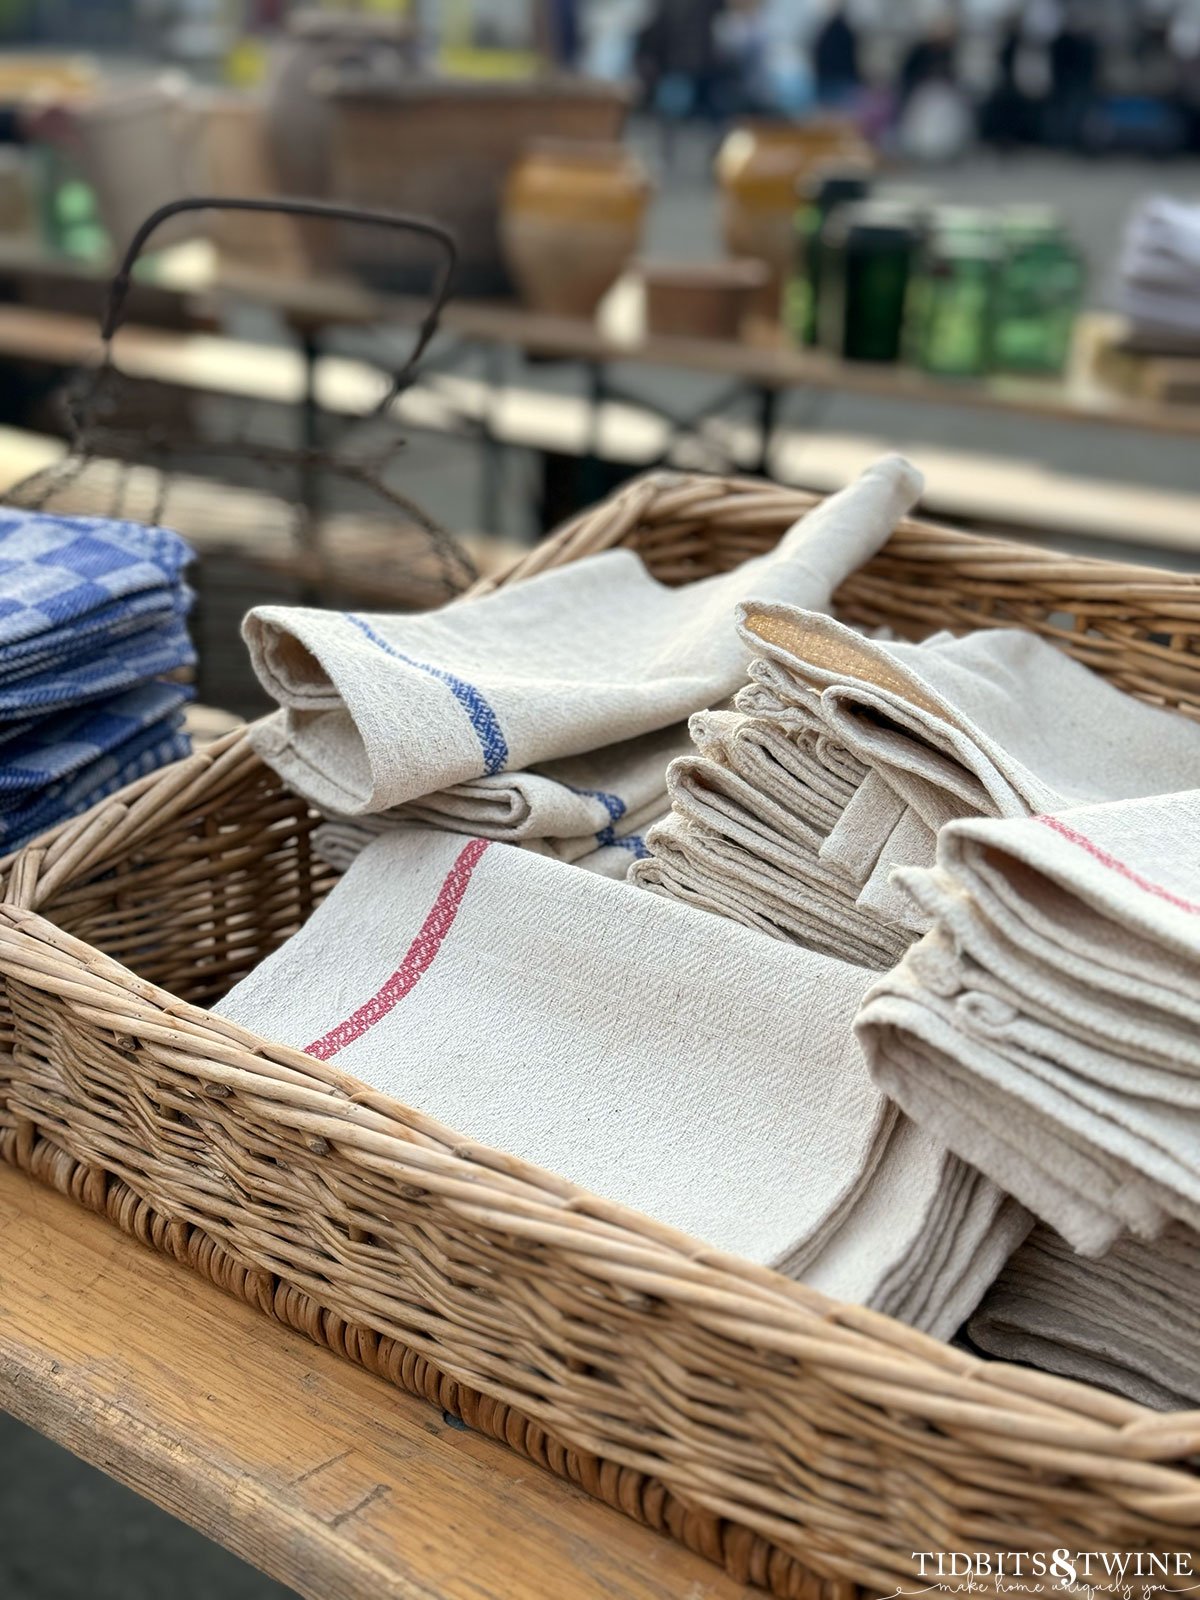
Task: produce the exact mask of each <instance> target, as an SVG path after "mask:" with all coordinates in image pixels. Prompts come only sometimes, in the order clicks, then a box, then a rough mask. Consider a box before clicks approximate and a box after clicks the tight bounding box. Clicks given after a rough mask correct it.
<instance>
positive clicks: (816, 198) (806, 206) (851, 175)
mask: <svg viewBox="0 0 1200 1600" xmlns="http://www.w3.org/2000/svg"><path fill="white" fill-rule="evenodd" d="M870 187H871V180H870V177H869V175H868V172H867V169H866V168H865V167H861V168H859V167H846V168H828V167H827V168H822V169H820V170H819V171H817V172H816V173H814V174H813V175H812V176H811V177H810V178H807V179H802V180H801V181H800V183H799V184H798V185H797V195H798V198H799V201H800V204H799V206H798V207H797V210H796V220H795V228H796V253H795V260H794V265H793V269H792V275H791V278H790V279H789V281H788V285H787V289H786V292H785V299H784V321H785V323H786V325H787V330H788V333H789V334H790V335H791V339H792V342H793V344H798V345H814V344H816V342H817V320H818V315H819V310H818V308H819V306H820V300H821V235H822V233H823V231H824V228H825V224H826V223H827V222H828V220H829V218H830V217H831V216H832V215H833V213H834V211H836V209H837V208H838V206H841V205H849V204H853V203H854V202H855V201H858V200H863V199H865V198H866V196H867V194H868V193H869V192H870Z"/></svg>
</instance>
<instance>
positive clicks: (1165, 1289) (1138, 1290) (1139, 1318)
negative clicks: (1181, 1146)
mask: <svg viewBox="0 0 1200 1600" xmlns="http://www.w3.org/2000/svg"><path fill="white" fill-rule="evenodd" d="M969 1332H970V1336H971V1338H972V1340H973V1341H974V1342H975V1344H977V1345H978V1346H979V1348H980V1349H981V1350H985V1351H987V1352H988V1353H989V1354H990V1355H994V1356H999V1357H1000V1358H1001V1359H1002V1360H1005V1361H1024V1362H1028V1363H1029V1364H1030V1365H1032V1366H1035V1367H1041V1368H1042V1369H1043V1370H1044V1371H1046V1372H1053V1373H1056V1374H1057V1375H1058V1376H1060V1377H1064V1378H1076V1379H1078V1380H1079V1381H1081V1382H1083V1383H1091V1384H1098V1385H1099V1386H1100V1387H1101V1388H1104V1389H1115V1390H1116V1391H1117V1392H1118V1393H1119V1394H1123V1395H1125V1396H1127V1397H1128V1398H1129V1399H1130V1400H1136V1401H1138V1403H1139V1404H1141V1405H1146V1406H1154V1407H1155V1408H1157V1409H1158V1410H1161V1411H1185V1410H1190V1409H1191V1408H1192V1407H1195V1406H1198V1405H1200V1235H1197V1234H1196V1233H1194V1232H1193V1231H1192V1230H1191V1229H1190V1228H1185V1227H1183V1226H1181V1225H1178V1224H1177V1225H1175V1226H1173V1227H1171V1228H1170V1229H1169V1230H1168V1231H1167V1232H1166V1233H1164V1234H1163V1236H1162V1237H1161V1238H1160V1239H1158V1240H1156V1241H1155V1242H1154V1243H1153V1244H1147V1243H1146V1242H1145V1241H1143V1240H1140V1239H1125V1240H1122V1241H1120V1242H1119V1243H1118V1244H1116V1245H1114V1247H1113V1248H1112V1249H1111V1250H1110V1251H1109V1252H1108V1254H1107V1255H1106V1256H1105V1257H1104V1258H1103V1259H1102V1260H1100V1261H1087V1260H1084V1259H1083V1258H1081V1257H1080V1256H1078V1255H1076V1254H1075V1252H1074V1251H1073V1250H1072V1249H1071V1247H1070V1246H1069V1245H1068V1244H1067V1243H1066V1242H1065V1240H1063V1239H1061V1238H1059V1237H1058V1235H1057V1234H1056V1233H1054V1232H1053V1230H1052V1229H1050V1228H1047V1227H1045V1226H1039V1227H1037V1228H1036V1229H1035V1230H1034V1231H1033V1233H1031V1234H1030V1236H1029V1238H1028V1239H1027V1240H1026V1241H1025V1243H1024V1244H1022V1245H1021V1247H1020V1249H1019V1250H1017V1252H1016V1253H1015V1255H1014V1256H1013V1257H1012V1259H1011V1260H1010V1261H1009V1262H1008V1264H1007V1266H1006V1267H1005V1268H1004V1270H1003V1272H1002V1273H1001V1274H1000V1275H999V1277H998V1278H997V1280H996V1282H995V1284H994V1285H993V1287H992V1288H991V1289H990V1290H989V1291H988V1294H987V1295H986V1297H985V1298H984V1300H983V1303H982V1304H981V1305H980V1307H979V1309H978V1311H977V1312H976V1313H975V1315H974V1316H973V1317H972V1318H971V1320H970V1323H969Z"/></svg>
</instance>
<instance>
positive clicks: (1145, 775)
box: [740, 604, 1200, 828]
mask: <svg viewBox="0 0 1200 1600" xmlns="http://www.w3.org/2000/svg"><path fill="white" fill-rule="evenodd" d="M740 617H741V630H742V635H743V637H744V638H745V640H746V642H747V644H748V645H750V646H751V648H754V649H757V650H760V651H762V652H763V653H764V654H765V655H766V656H767V657H768V658H769V659H770V660H772V661H773V662H774V663H775V664H776V665H778V666H780V667H781V668H783V669H784V670H785V671H786V672H787V673H788V674H790V675H792V676H793V677H794V678H795V680H796V682H797V685H798V689H799V690H801V691H806V692H807V693H809V694H811V693H813V692H816V693H819V694H820V696H821V708H822V714H823V716H824V717H825V720H826V722H827V724H828V726H829V728H830V730H831V732H832V734H833V736H834V737H835V738H837V739H840V740H841V741H842V742H843V743H844V744H845V745H846V747H847V748H848V749H850V750H852V751H853V753H854V754H855V755H856V756H857V757H858V759H859V760H860V761H862V762H863V763H864V764H866V765H868V766H870V767H872V768H875V769H876V770H877V771H879V772H880V773H881V774H882V775H883V776H884V777H888V776H889V774H890V773H891V772H892V771H898V772H901V773H904V774H907V775H910V776H912V777H915V778H919V779H924V780H925V782H926V783H927V784H928V785H930V786H931V788H932V789H933V790H935V791H941V792H942V794H943V795H944V796H945V797H946V798H947V799H949V800H951V801H953V802H958V803H960V806H961V810H960V815H971V814H974V815H986V816H1011V817H1016V816H1026V815H1028V814H1029V813H1030V812H1039V811H1061V810H1063V809H1065V808H1067V807H1068V806H1073V805H1085V804H1087V803H1089V802H1091V801H1099V800H1124V799H1129V798H1133V797H1135V796H1141V795H1146V794H1167V793H1171V792H1174V791H1177V790H1180V789H1186V788H1188V787H1191V786H1192V785H1193V784H1194V782H1195V776H1196V773H1197V771H1198V770H1200V726H1197V725H1196V724H1194V723H1189V722H1185V721H1183V720H1182V719H1180V718H1179V717H1177V716H1175V715H1174V714H1173V713H1171V712H1168V711H1163V710H1160V709H1159V708H1158V707H1156V706H1149V705H1145V704H1144V703H1142V702H1141V701H1139V700H1135V699H1133V698H1132V696H1130V695H1126V694H1123V693H1122V692H1121V691H1120V690H1119V689H1116V688H1114V687H1113V686H1112V685H1111V684H1110V683H1107V682H1106V681H1105V680H1104V679H1103V678H1101V677H1099V676H1098V675H1097V674H1095V673H1093V672H1090V671H1089V670H1088V669H1087V668H1086V667H1084V666H1081V665H1080V663H1079V662H1077V661H1074V660H1073V659H1072V658H1071V657H1070V656H1067V655H1065V654H1064V653H1063V652H1062V651H1060V650H1058V649H1057V648H1056V647H1055V646H1053V645H1051V644H1049V643H1048V642H1047V641H1046V640H1044V639H1041V638H1039V637H1038V635H1036V634H1033V633H1026V632H1024V631H1022V630H1020V629H985V630H982V631H980V632H978V633H972V634H967V635H965V636H964V637H962V638H960V639H956V640H952V641H950V642H946V643H943V644H939V645H938V646H937V647H936V648H928V647H925V646H921V645H912V644H906V643H904V642H902V641H893V642H889V643H887V644H883V643H880V642H879V641H876V640H872V639H866V638H864V637H863V636H862V635H861V634H858V633H855V632H853V631H852V630H851V629H849V628H845V627H843V626H842V625H841V624H840V623H838V622H835V621H834V620H833V619H832V618H830V617H824V616H819V615H816V614H814V613H805V612H801V611H799V610H797V609H796V608H795V607H790V606H782V605H776V604H772V605H757V604H750V605H747V606H745V607H743V608H742V609H741V613H740ZM925 820H926V821H927V822H928V823H929V825H930V826H931V827H934V828H936V827H938V826H940V825H942V822H943V820H944V818H943V816H942V815H941V814H940V813H939V814H938V815H934V816H930V817H926V818H925Z"/></svg>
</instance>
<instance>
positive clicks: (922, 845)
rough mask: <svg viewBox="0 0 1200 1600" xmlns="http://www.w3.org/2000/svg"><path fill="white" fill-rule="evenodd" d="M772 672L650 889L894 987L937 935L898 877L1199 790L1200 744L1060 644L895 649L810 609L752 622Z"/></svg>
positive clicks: (679, 777)
mask: <svg viewBox="0 0 1200 1600" xmlns="http://www.w3.org/2000/svg"><path fill="white" fill-rule="evenodd" d="M740 616H741V622H740V632H741V636H742V638H743V640H744V641H745V642H746V644H747V645H749V646H750V647H751V648H752V649H755V650H757V651H758V652H759V655H758V656H757V657H756V659H755V660H754V661H753V662H752V663H751V666H750V673H751V678H752V682H751V684H750V685H749V686H748V687H747V688H745V689H743V690H742V692H741V693H739V695H738V696H737V699H736V701H735V707H736V709H735V711H734V712H733V713H726V714H722V713H715V714H713V713H709V714H707V715H704V716H697V717H693V718H692V733H693V738H694V740H695V743H696V745H697V753H696V755H695V756H693V757H691V758H688V759H685V760H681V761H679V762H676V763H675V765H674V767H673V768H672V770H671V772H670V774H669V787H670V792H671V797H672V801H673V813H672V816H671V817H670V818H669V819H668V820H667V821H666V822H664V823H663V824H661V825H660V826H658V827H656V828H654V829H652V830H651V832H650V834H649V836H648V839H647V844H648V846H649V854H648V856H647V858H646V859H645V860H643V861H640V862H639V863H638V864H637V865H636V866H635V867H634V868H633V869H632V875H633V878H634V880H635V881H636V882H638V883H641V884H643V885H645V886H646V887H649V888H652V889H655V890H657V891H658V892H659V893H660V894H668V895H671V896H674V897H675V898H679V899H683V900H687V901H690V902H691V903H694V904H697V905H702V906H705V907H707V908H708V909H710V910H716V911H721V912H723V913H724V914H725V915H727V916H731V917H734V918H735V919H736V920H738V921H742V922H745V923H747V924H748V925H750V926H753V927H759V928H762V929H764V930H765V931H767V932H773V933H774V934H775V935H776V936H777V937H785V938H790V939H794V940H797V941H798V942H802V943H806V944H809V945H810V946H812V947H813V948H817V949H823V950H829V951H832V952H833V953H836V954H837V955H840V956H842V957H843V958H844V959H846V960H848V961H855V962H858V963H859V964H861V965H864V966H873V967H876V968H878V969H880V970H883V969H885V968H887V967H889V966H891V965H892V964H893V963H894V962H895V961H897V960H898V959H899V958H900V956H901V955H902V954H903V953H904V951H905V949H906V948H907V947H908V945H909V944H910V943H911V942H912V940H913V939H914V938H915V937H917V936H918V935H920V934H921V933H922V932H924V931H925V930H926V929H927V928H928V926H929V912H928V910H927V908H926V907H925V906H923V905H921V904H918V903H917V902H915V901H914V900H913V899H912V897H911V896H910V895H908V894H907V893H906V892H905V891H904V889H903V888H902V887H900V886H898V885H897V883H896V881H895V880H894V878H893V873H894V871H895V869H896V868H897V867H906V866H929V865H931V864H932V862H933V859H934V853H935V849H936V843H937V835H938V830H939V829H940V828H942V827H944V826H945V825H946V824H947V823H948V822H950V821H952V820H954V819H956V818H963V817H972V816H993V817H1021V816H1027V815H1029V814H1030V813H1031V812H1037V811H1044V810H1049V811H1058V810H1061V809H1063V808H1064V807H1066V806H1070V805H1077V804H1081V803H1084V802H1085V801H1091V800H1114V799H1123V798H1127V797H1129V796H1136V795H1144V794H1152V793H1158V792H1166V791H1171V790H1176V789H1179V788H1180V787H1183V786H1185V785H1186V784H1187V783H1188V781H1189V778H1191V779H1192V780H1194V776H1195V773H1196V772H1197V770H1200V769H1198V768H1197V765H1196V762H1197V756H1198V754H1200V729H1196V728H1195V727H1194V726H1192V725H1185V726H1183V727H1181V726H1180V723H1179V719H1178V718H1176V717H1174V716H1172V715H1171V714H1169V713H1167V712H1164V711H1159V710H1156V709H1154V708H1152V707H1149V706H1146V705H1143V704H1141V703H1140V702H1138V701H1135V700H1133V699H1131V698H1130V697H1129V696H1127V695H1124V694H1122V693H1120V692H1119V691H1118V690H1116V689H1114V688H1113V687H1112V686H1111V685H1109V684H1108V683H1106V682H1105V681H1104V680H1103V679H1101V678H1099V677H1097V676H1095V675H1094V674H1093V673H1091V672H1089V671H1088V670H1087V669H1086V668H1085V667H1082V666H1080V665H1079V664H1078V663H1077V662H1075V661H1073V660H1071V659H1070V658H1069V657H1067V656H1064V655H1063V654H1062V652H1060V651H1059V650H1057V649H1055V648H1054V647H1053V646H1052V645H1050V644H1048V643H1047V642H1046V641H1044V640H1042V639H1040V638H1038V637H1037V636H1036V635H1034V634H1031V633H1026V632H1022V631H1019V630H1015V629H1013V630H1000V629H997V630H988V631H981V632H978V633H973V634H968V635H966V636H965V637H962V638H954V637H953V636H951V635H948V634H942V635H938V636H936V637H934V638H932V639H929V640H926V641H925V642H923V643H922V644H918V645H914V644H907V643H904V642H898V641H886V642H885V641H880V640H875V639H867V638H863V637H862V636H861V635H860V634H857V633H855V632H853V631H852V630H851V629H849V628H845V627H843V626H842V625H841V624H839V623H837V622H834V621H833V620H832V619H831V618H830V617H826V616H819V615H816V614H814V613H811V612H805V611H802V610H799V609H798V608H796V607H794V606H786V605H777V604H775V605H770V604H758V603H752V604H749V605H744V606H743V607H742V608H741V613H740Z"/></svg>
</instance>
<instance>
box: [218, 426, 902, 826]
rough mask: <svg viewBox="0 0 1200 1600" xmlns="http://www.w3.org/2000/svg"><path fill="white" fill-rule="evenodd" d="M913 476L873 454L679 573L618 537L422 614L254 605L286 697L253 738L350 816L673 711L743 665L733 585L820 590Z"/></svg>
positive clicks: (260, 636) (858, 561) (252, 621)
mask: <svg viewBox="0 0 1200 1600" xmlns="http://www.w3.org/2000/svg"><path fill="white" fill-rule="evenodd" d="M921 487H922V480H921V478H920V475H919V474H918V473H917V472H916V470H915V469H914V468H913V467H911V466H910V465H909V464H908V463H907V462H905V461H903V460H901V459H900V458H898V457H890V458H887V459H885V460H883V461H881V462H879V463H877V464H876V465H875V466H873V467H871V468H870V469H868V471H867V472H866V473H865V474H864V475H863V476H862V477H861V478H860V479H859V480H858V481H857V482H856V483H855V484H853V485H851V486H850V487H849V488H847V489H844V490H843V491H842V492H841V493H840V494H837V495H834V496H833V497H832V498H830V499H828V500H826V501H824V502H822V504H821V505H819V506H818V507H816V508H815V509H814V510H813V511H811V512H810V513H809V514H808V515H807V516H806V517H804V518H802V519H801V520H800V521H799V522H798V523H797V524H796V525H795V526H794V527H793V528H792V529H791V530H789V532H788V533H787V534H786V535H785V536H784V538H783V539H782V540H781V541H780V543H779V545H778V546H777V547H776V548H775V549H774V550H773V551H772V552H770V553H769V554H768V555H764V556H761V557H758V558H757V559H755V560H752V561H748V562H745V563H744V564H743V565H742V566H740V567H738V568H736V569H735V570H734V571H732V572H728V573H724V574H721V575H719V576H716V577H712V578H706V579H704V580H702V581H699V582H697V583H692V584H687V585H685V586H683V587H682V588H678V589H668V588H666V587H665V586H663V585H662V584H660V583H658V582H656V581H655V580H654V579H653V578H652V577H651V576H650V574H649V572H648V571H647V570H646V568H645V566H644V565H643V564H642V562H641V560H640V559H639V558H638V557H637V556H636V555H635V554H633V552H631V551H627V550H616V551H610V552H607V553H605V554H603V555H599V556H594V557H590V558H588V559H586V560H582V561H578V562H574V563H572V564H571V565H569V566H566V567H562V568H559V569H556V570H554V571H551V572H547V573H543V574H540V575H539V576H537V577H535V578H532V579H530V580H529V581H528V582H526V583H521V584H515V585H513V586H512V587H511V588H505V589H501V590H499V591H498V592H496V593H494V594H491V595H488V596H486V597H485V598H484V599H482V600H479V601H477V602H474V603H472V604H471V605H464V606H459V605H452V606H449V607H447V608H445V609H444V610H442V611H438V612H434V613H430V614H426V615H420V616H402V617H398V616H361V615H357V614H340V613H335V612H324V611H308V610H303V609H290V608H285V607H274V606H266V607H260V608H258V609H256V610H255V611H252V612H251V613H250V615H249V616H248V617H247V619H246V623H245V627H244V632H245V637H246V641H247V644H248V645H249V648H250V654H251V660H252V662H253V664H254V667H255V671H256V672H257V674H258V676H259V679H260V681H261V682H262V684H263V686H264V687H265V688H266V690H267V691H268V693H269V694H271V695H272V696H273V697H274V698H275V699H276V700H277V701H278V703H279V704H280V706H282V707H283V708H284V709H285V712H286V713H287V714H286V715H279V714H277V715H275V716H272V717H268V718H266V719H265V720H264V721H263V722H260V723H258V724H256V725H255V726H254V727H253V728H252V729H251V739H252V742H253V743H254V745H255V748H256V749H257V750H258V752H259V753H260V755H261V756H262V757H263V759H264V760H265V761H266V762H267V763H268V765H270V766H272V767H273V768H274V769H275V770H276V771H277V772H278V773H279V774H280V776H281V777H283V779H284V780H285V781H286V782H287V783H288V784H289V785H290V786H291V787H292V788H293V789H295V790H296V791H297V792H299V793H300V794H302V795H304V796H305V797H306V798H308V799H309V800H311V801H312V802H313V803H314V804H315V805H317V806H318V807H319V808H320V809H322V810H326V811H336V812H339V813H341V814H343V815H346V816H361V815H364V814H367V813H370V812H377V811H385V810H389V809H391V808H392V807H394V806H399V805H403V804H404V803H406V802H408V801H412V800H418V799H421V798H422V797H424V796H428V795H431V794H433V793H435V792H436V791H438V790H444V789H447V788H450V787H452V786H453V785H455V784H462V783H471V782H474V781H475V780H476V779H478V778H480V777H483V776H495V775H497V774H499V773H502V772H516V771H522V770H526V769H529V768H531V767H537V766H540V765H541V764H542V763H544V762H547V761H552V760H556V759H558V758H560V757H563V756H571V755H577V754H580V753H582V752H585V751H590V750H596V749H600V748H602V747H604V746H608V745H612V744H615V743H618V742H620V741H623V740H626V739H632V738H636V737H637V736H639V735H641V734H644V733H648V732H652V731H653V730H655V729H659V728H666V727H670V726H671V725H672V724H673V723H677V722H680V721H682V720H683V719H684V718H685V717H687V716H688V715H689V714H690V713H691V712H693V711H696V710H699V709H701V708H702V707H704V706H711V705H715V704H717V703H718V702H720V701H721V700H723V699H725V698H727V697H728V696H729V695H731V694H732V693H733V692H734V690H735V689H736V688H737V687H738V685H739V683H740V682H741V681H742V679H743V678H744V674H745V662H746V651H745V647H744V646H743V644H742V643H741V641H740V640H739V639H738V638H737V636H736V634H735V632H734V630H733V628H732V627H730V626H729V619H730V617H731V616H732V614H733V609H734V607H735V605H736V604H737V602H738V601H739V600H744V599H746V598H748V597H749V596H751V595H754V596H763V597H765V598H768V599H775V600H790V601H792V602H795V603H801V604H805V605H807V606H809V607H812V608H820V607H822V606H824V605H827V604H828V602H829V600H830V597H831V596H832V594H833V592H834V590H835V589H836V588H837V586H838V584H839V583H840V582H841V581H842V579H843V578H845V577H846V576H847V575H848V574H849V573H851V572H853V571H854V570H855V569H856V568H857V567H859V566H861V565H862V563H863V562H864V561H866V560H868V559H869V558H870V557H871V556H872V555H874V554H875V552H876V551H877V550H878V549H879V548H880V547H881V546H882V545H883V543H884V542H885V541H886V539H887V537H888V535H889V534H890V533H891V531H892V529H893V527H894V526H895V524H896V523H897V522H898V521H899V519H900V518H901V517H902V516H903V515H904V514H905V513H906V512H907V511H908V510H909V509H910V508H911V507H912V505H913V504H914V502H915V500H916V498H917V496H918V495H919V493H920V490H921Z"/></svg>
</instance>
